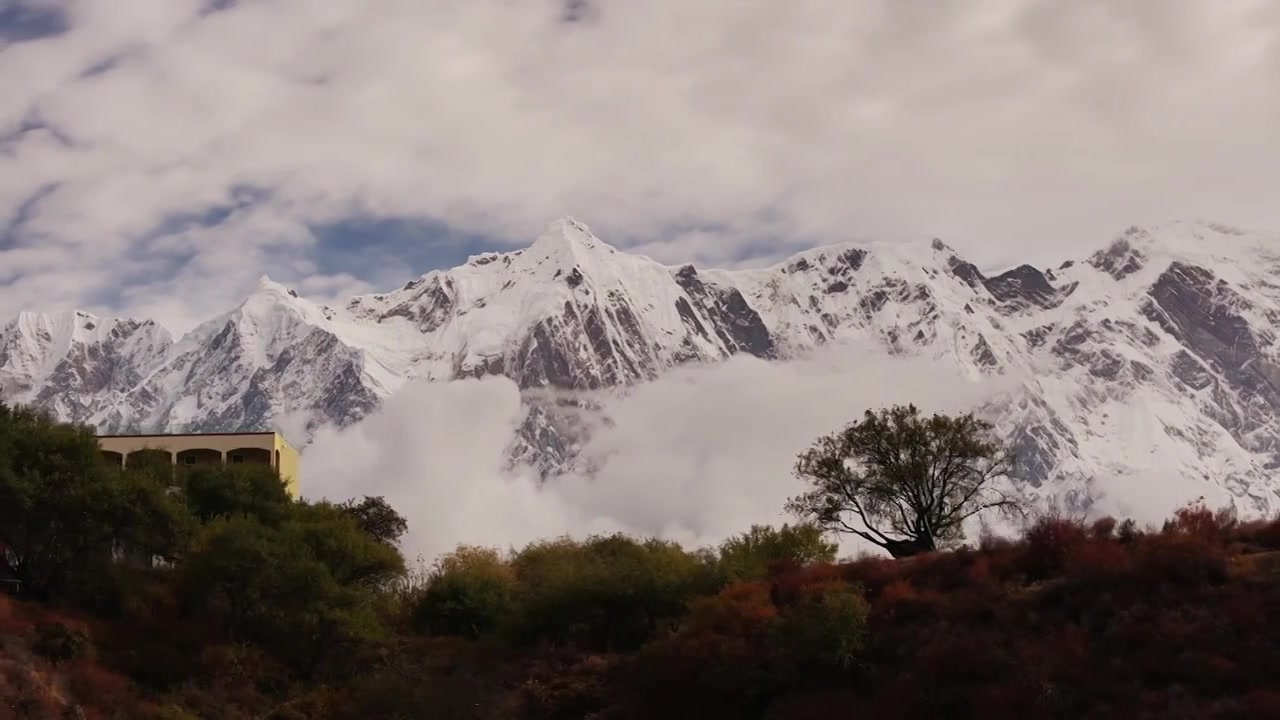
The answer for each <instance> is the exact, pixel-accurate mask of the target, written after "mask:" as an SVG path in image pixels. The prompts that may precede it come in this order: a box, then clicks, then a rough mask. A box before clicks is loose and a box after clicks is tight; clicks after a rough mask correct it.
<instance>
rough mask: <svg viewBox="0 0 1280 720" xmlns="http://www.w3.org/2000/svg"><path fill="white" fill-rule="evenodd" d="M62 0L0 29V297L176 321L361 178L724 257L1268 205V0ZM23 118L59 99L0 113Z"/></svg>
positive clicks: (1028, 243) (360, 196) (406, 203)
mask: <svg viewBox="0 0 1280 720" xmlns="http://www.w3.org/2000/svg"><path fill="white" fill-rule="evenodd" d="M63 5H64V6H65V7H66V8H67V9H68V15H69V18H70V21H71V25H72V27H71V30H70V32H68V33H66V34H64V35H60V36H57V37H51V38H47V39H43V40H38V41H32V42H25V43H18V44H13V45H10V46H8V47H6V48H3V50H0V90H2V91H3V92H0V97H3V98H4V99H3V100H2V101H0V135H4V136H6V137H8V138H9V139H7V140H5V141H3V149H0V218H8V219H10V220H12V219H14V218H16V217H18V212H19V208H20V207H22V206H23V203H24V202H26V201H28V200H29V199H30V198H32V197H34V196H35V195H36V194H37V193H38V192H39V191H41V190H42V189H45V188H53V189H52V190H51V191H49V192H48V194H47V195H45V196H44V197H43V199H42V200H40V201H39V202H36V203H33V204H30V205H29V206H28V207H27V209H26V220H25V221H24V222H23V223H22V224H21V225H20V226H19V227H18V228H16V229H15V237H16V238H17V239H18V241H19V242H20V243H21V245H22V246H23V247H18V248H17V249H4V247H5V243H4V241H3V240H0V267H2V268H3V270H0V277H6V280H4V281H3V282H6V283H8V284H7V285H5V286H0V316H7V315H9V314H11V313H12V312H13V311H15V310H16V309H18V308H19V307H33V306H39V307H60V306H66V305H71V304H81V305H89V306H90V307H91V308H92V309H116V308H119V309H122V310H124V311H140V310H146V311H154V310H155V309H156V308H157V306H159V305H161V304H167V305H166V306H168V307H170V308H171V310H170V311H169V312H168V313H167V316H169V317H170V319H171V323H172V324H175V325H181V324H183V323H189V318H191V317H193V316H200V315H206V314H208V313H209V312H210V310H211V309H213V308H221V307H225V306H227V305H228V304H230V303H231V302H233V301H234V300H235V294H236V293H237V292H238V290H239V289H240V288H242V287H243V286H244V285H245V284H246V283H248V282H251V281H252V279H253V278H255V277H256V276H257V275H258V274H260V273H261V272H263V271H264V270H272V269H273V268H272V267H270V264H272V263H275V262H277V260H276V258H277V257H278V256H277V255H270V254H268V255H263V251H264V249H270V248H272V247H278V246H279V244H280V243H281V242H282V241H284V242H287V243H291V245H289V247H290V248H291V249H290V250H289V252H290V253H292V254H293V255H294V256H296V257H299V258H306V257H307V254H308V253H309V252H311V251H312V249H313V247H314V243H315V241H314V239H313V238H310V237H309V235H308V234H307V233H305V232H298V231H297V230H296V228H303V227H304V226H305V225H306V224H308V223H315V222H323V221H325V220H332V219H335V218H340V217H343V216H345V215H348V214H350V213H352V212H355V211H361V212H364V213H367V214H370V215H373V216H409V217H424V216H425V217H433V218H439V219H441V220H443V221H444V222H446V223H448V224H450V225H452V226H453V227H455V228H458V229H462V230H466V231H470V232H481V233H494V234H497V235H498V236H501V237H506V238H510V239H512V241H516V242H519V241H524V240H527V239H528V238H529V237H530V235H531V234H532V233H534V232H536V230H537V229H538V228H541V227H542V226H543V225H544V224H545V223H546V222H547V221H548V220H550V219H551V218H552V217H554V216H556V215H559V214H561V213H564V212H571V213H574V214H576V215H578V216H580V217H582V218H584V219H586V220H588V221H589V222H591V224H592V226H593V227H595V228H597V229H599V230H600V231H601V233H602V234H603V235H604V236H605V237H606V239H611V240H615V241H618V242H624V241H626V242H632V241H634V242H635V243H637V244H644V245H648V246H651V247H653V248H655V250H656V251H655V254H659V255H661V256H662V257H664V258H665V259H672V260H675V259H680V258H679V257H678V256H680V255H681V254H682V247H684V246H685V242H684V241H677V242H676V243H675V244H674V245H672V244H670V243H669V240H670V239H669V238H668V237H667V236H666V234H667V232H668V230H669V229H670V228H672V227H679V228H690V227H692V228H702V227H716V228H717V230H716V231H715V232H714V233H713V235H714V238H712V239H710V240H709V239H708V238H707V236H706V235H705V233H693V234H692V235H689V236H687V237H686V238H685V240H687V241H688V243H687V249H688V255H690V256H696V257H697V258H698V259H702V260H706V261H717V262H733V261H735V260H737V259H738V258H739V257H740V255H741V253H742V249H743V248H744V247H748V246H750V247H754V248H760V247H762V246H769V245H772V246H775V247H778V248H782V247H791V246H795V245H800V244H807V243H814V242H821V241H829V240H842V239H847V238H849V237H850V236H866V235H873V236H876V235H894V236H897V235H912V236H919V235H940V236H943V237H944V238H946V239H947V240H948V241H949V242H951V244H952V245H953V246H955V247H957V248H960V249H961V250H963V251H967V252H968V253H970V254H971V255H972V256H973V257H974V259H976V260H977V261H979V262H981V263H991V264H1002V263H1005V262H1008V261H1011V260H1014V259H1023V258H1029V259H1032V260H1045V259H1048V258H1052V259H1057V258H1059V257H1061V256H1062V255H1068V254H1069V255H1075V254H1078V253H1077V251H1076V248H1077V246H1078V245H1079V244H1080V243H1085V244H1088V245H1092V244H1101V243H1102V242H1103V241H1104V240H1105V239H1106V238H1107V237H1108V236H1109V235H1110V234H1111V233H1112V232H1114V231H1115V230H1117V229H1119V228H1121V227H1123V226H1126V225H1128V224H1130V223H1135V222H1136V223H1144V222H1149V221H1163V220H1168V219H1173V218H1176V217H1184V216H1191V217H1193V218H1194V217H1201V216H1203V217H1207V218H1209V219H1221V220H1224V221H1228V222H1233V223H1237V224H1241V225H1266V226H1272V227H1275V226H1280V209H1277V205H1276V203H1275V202H1274V197H1273V195H1274V188H1276V187H1280V166H1278V165H1277V164H1276V163H1275V162H1274V158H1275V157H1277V155H1280V135H1277V134H1276V133H1275V132H1274V128H1275V127H1276V125H1277V123H1278V121H1280V73H1276V72H1275V69H1276V68H1277V67H1280V40H1278V38H1277V28H1278V27H1280V4H1277V3H1274V2H1268V1H1267V0H1216V1H1215V2H1198V1H1195V0H1134V1H1133V2H1128V3H1122V4H1117V3H1114V2H1108V1H1105V0H1087V1H1086V0H1081V1H1079V2H1058V1H1057V0H964V1H962V0H945V1H942V2H930V3H924V2H917V1H914V0H912V1H904V0H802V1H799V2H790V3H778V2H766V1H764V0H746V1H744V0H643V1H640V0H617V1H614V2H595V3H592V6H593V7H594V10H593V12H591V13H588V16H589V19H588V20H585V21H582V22H577V23H569V24H566V23H563V22H561V21H560V17H561V16H562V15H563V12H564V3H563V0H540V1H535V0H531V1H529V2H509V1H507V0H470V1H469V2H464V3H459V2H446V1H445V0H326V1H325V2H323V3H314V2H307V1H305V0H264V1H261V2H239V3H236V4H234V5H233V6H232V7H231V8H230V9H227V10H224V11H221V12H217V13H213V14H208V15H204V16H201V15H200V14H199V13H200V11H201V8H202V7H203V6H204V3H202V2H199V1H198V0H67V2H65V3H63ZM90 69H93V70H95V72H93V73H89V74H86V71H87V70H90ZM33 121H38V122H39V123H43V124H44V125H46V126H48V127H49V128H52V130H49V129H34V130H31V131H29V132H25V133H22V134H20V135H15V133H17V132H18V130H19V129H20V128H21V127H22V126H23V123H24V122H26V123H27V125H28V126H30V125H31V124H32V122H33ZM245 186H249V187H256V188H261V189H264V190H265V191H267V193H268V194H267V195H266V197H265V199H264V200H263V201H262V205H261V206H255V207H254V208H250V209H246V211H245V212H246V214H247V215H248V216H249V217H246V218H244V219H243V220H242V221H241V222H238V223H236V222H228V223H224V224H222V225H220V226H218V227H216V228H214V229H211V230H208V231H206V232H204V233H202V234H201V235H200V237H199V238H197V239H195V240H198V242H196V243H195V244H194V245H193V249H194V253H195V257H192V258H190V259H189V261H188V264H187V265H186V266H185V267H186V269H184V270H182V271H180V272H181V273H182V274H186V275H191V274H194V275H198V276H199V277H201V278H202V279H203V282H200V283H195V284H188V283H185V282H182V281H178V282H174V283H168V282H163V281H162V282H157V283H154V284H153V283H150V282H145V281H138V282H137V284H136V292H134V293H131V294H130V296H129V297H127V298H123V299H121V300H120V301H119V302H115V301H110V302H108V301H101V302H103V303H104V304H105V305H107V306H110V307H98V306H97V305H93V303H94V302H95V298H98V297H99V296H100V295H101V294H102V293H103V292H104V291H108V290H110V289H111V288H112V285H113V283H118V282H119V280H118V278H119V277H120V273H119V269H120V268H119V267H118V266H119V265H120V264H121V263H122V262H123V261H122V258H136V256H138V255H148V254H149V253H152V252H154V251H153V250H152V249H151V248H150V245H151V244H152V243H155V242H158V240H157V239H156V238H153V237H151V236H150V235H149V233H150V232H151V231H153V230H154V229H155V228H156V227H158V226H160V225H161V224H162V221H163V220H165V219H166V218H168V217H171V216H172V215H173V214H175V213H185V212H199V211H200V210H202V209H205V208H208V207H210V206H213V205H218V204H221V203H226V202H228V200H229V199H230V197H231V193H232V191H233V189H234V188H238V187H245ZM259 215H261V216H262V217H261V218H259V217H258V216H259ZM290 226H292V228H293V229H290ZM664 243H666V245H665V246H664ZM1064 246H1066V247H1067V248H1069V249H1067V250H1064V249H1063V248H1064ZM766 254H769V253H766ZM206 255H212V256H214V257H212V258H206V257H205V256H206ZM219 256H226V257H238V258H239V259H240V262H239V263H231V264H229V265H228V264H223V263H221V262H220V261H219ZM264 266H265V267H264ZM210 267H211V268H212V269H207V268H210ZM305 273H306V269H305V268H291V267H285V268H283V269H281V271H279V272H275V273H274V274H277V275H282V276H283V279H288V280H294V279H301V278H302V277H303V276H304V275H305ZM15 275H16V276H18V277H17V279H16V280H14V279H13V276H15ZM291 276H296V277H291ZM164 280H165V281H168V280H170V278H165V279H164Z"/></svg>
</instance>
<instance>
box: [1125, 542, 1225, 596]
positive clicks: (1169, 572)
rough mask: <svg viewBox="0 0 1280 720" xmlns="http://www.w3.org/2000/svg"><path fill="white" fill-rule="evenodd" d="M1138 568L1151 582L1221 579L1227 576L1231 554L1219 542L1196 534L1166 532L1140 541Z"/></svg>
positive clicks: (1177, 582)
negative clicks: (1229, 555)
mask: <svg viewBox="0 0 1280 720" xmlns="http://www.w3.org/2000/svg"><path fill="white" fill-rule="evenodd" d="M1135 560H1136V570H1137V572H1138V574H1139V575H1141V576H1142V577H1143V578H1144V579H1146V580H1148V581H1151V582H1167V583H1175V584H1190V585H1194V584H1204V583H1220V582H1223V581H1225V580H1226V579H1227V554H1226V550H1225V549H1224V548H1223V547H1222V546H1221V545H1219V544H1216V543H1215V542H1213V541H1211V540H1207V539H1205V538H1204V537H1202V536H1199V535H1193V534H1178V533H1165V534H1159V535H1152V536H1149V537H1146V538H1143V540H1142V542H1141V543H1139V544H1138V548H1137V556H1136V558H1135Z"/></svg>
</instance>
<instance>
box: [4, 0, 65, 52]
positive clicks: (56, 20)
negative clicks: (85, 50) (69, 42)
mask: <svg viewBox="0 0 1280 720" xmlns="http://www.w3.org/2000/svg"><path fill="white" fill-rule="evenodd" d="M70 29H71V21H70V20H69V19H68V18H67V12H66V10H64V9H62V8H60V7H53V6H50V5H43V4H42V5H28V4H26V3H24V2H21V0H19V2H17V3H6V4H5V5H4V6H0V43H18V42H29V41H31V40H42V39H44V38H48V37H56V36H58V35H62V34H63V33H65V32H67V31H68V30H70Z"/></svg>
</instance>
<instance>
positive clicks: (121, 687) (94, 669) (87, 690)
mask: <svg viewBox="0 0 1280 720" xmlns="http://www.w3.org/2000/svg"><path fill="white" fill-rule="evenodd" d="M66 686H67V689H68V690H70V691H71V695H72V697H74V698H75V700H76V701H77V702H79V703H80V704H83V705H88V706H92V707H93V708H95V709H96V710H100V711H102V715H103V716H104V717H117V716H120V714H122V713H128V712H129V711H130V710H132V709H133V708H135V707H137V704H138V697H137V693H136V692H135V690H134V686H133V684H132V683H131V682H129V680H128V679H126V678H124V677H122V676H120V675H117V674H116V673H114V672H111V671H110V670H107V669H106V668H104V667H102V666H101V665H99V664H98V663H96V662H92V661H80V662H76V663H72V664H70V665H69V666H68V667H67V668H66Z"/></svg>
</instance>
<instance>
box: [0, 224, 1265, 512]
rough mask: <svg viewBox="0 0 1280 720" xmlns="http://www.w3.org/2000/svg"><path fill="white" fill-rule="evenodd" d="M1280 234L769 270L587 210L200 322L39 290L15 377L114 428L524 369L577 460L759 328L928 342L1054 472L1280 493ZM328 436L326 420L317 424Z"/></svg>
mask: <svg viewBox="0 0 1280 720" xmlns="http://www.w3.org/2000/svg"><path fill="white" fill-rule="evenodd" d="M1277 327H1280V238H1275V237H1260V236H1254V235H1248V234H1243V233H1240V232H1238V231H1234V230H1231V229H1228V228H1224V227H1220V226H1209V225H1199V224H1175V225H1169V226H1164V227H1161V228H1156V229H1154V230H1143V229H1138V228H1131V229H1130V230H1129V231H1127V232H1126V233H1124V235H1123V236H1121V237H1120V238H1117V239H1116V240H1115V241H1114V242H1113V243H1111V244H1110V245H1109V246H1107V247H1106V248H1104V249H1103V250H1101V251H1099V252H1097V253H1095V254H1093V255H1091V256H1089V257H1087V258H1082V259H1081V261H1080V262H1066V263H1063V264H1062V265H1061V266H1059V267H1056V268H1052V269H1040V268H1035V267H1032V266H1030V265H1023V266H1020V267H1016V268H1014V269H1012V270H1009V271H1007V272H1003V273H1000V274H997V275H994V276H992V277H987V276H986V275H984V274H983V273H982V272H981V271H979V269H978V268H976V267H975V266H974V265H972V264H971V263H969V262H967V261H965V260H964V259H963V258H961V257H960V256H959V255H958V254H957V253H955V252H954V251H953V250H951V249H950V248H949V247H948V246H947V245H946V244H945V243H943V242H941V241H939V240H934V241H932V242H930V243H921V244H919V245H904V244H872V245H861V246H853V245H845V246H834V247H827V248H818V249H815V250H811V251H808V252H804V253H801V254H800V255H797V256H795V257H793V258H791V259H790V260H788V261H786V262H784V263H782V264H780V265H778V266H776V267H773V268H768V269H764V270H745V271H732V272H730V271H721V270H701V269H697V268H694V267H693V266H691V265H685V266H680V267H666V266H663V265H660V264H658V263H655V262H653V261H651V260H649V259H647V258H643V257H638V256H632V255H628V254H626V253H623V252H621V251H618V250H617V249H615V248H612V247H610V246H608V245H607V244H605V243H603V242H601V241H600V240H599V239H598V238H596V237H594V236H593V235H592V234H591V233H590V231H589V230H588V229H587V228H586V227H585V226H583V225H582V224H581V223H578V222H576V221H574V220H572V219H567V218H566V219H564V220H561V221H557V222H556V223H553V224H552V225H551V226H550V227H549V228H548V229H547V231H546V232H545V233H544V234H543V235H542V236H541V237H540V238H539V239H538V240H537V241H536V242H535V243H534V244H533V245H532V246H530V247H528V248H526V249H524V250H519V251H516V252H512V253H505V254H486V255H481V256H478V257H473V258H471V259H470V260H469V261H468V262H467V264H465V265H463V266H461V267H458V268H454V269H451V270H446V271H437V272H433V273H430V274H428V275H426V276H423V277H422V278H419V279H417V280H414V281H413V282H410V283H408V284H407V285H405V286H404V287H402V288H400V289H398V290H395V291H393V292H389V293H385V294H379V295H370V296H362V297H356V298H353V299H351V300H350V301H349V302H348V303H346V304H345V305H343V306H341V307H325V306H320V305H316V304H314V303H312V302H309V301H307V300H305V299H303V298H300V297H298V296H297V295H296V294H295V293H293V292H291V291H289V290H288V289H286V288H284V287H282V286H280V285H278V284H276V283H273V282H271V281H269V280H267V279H265V278H264V280H263V282H262V283H261V285H260V287H259V289H258V291H257V292H256V293H254V294H253V295H252V296H251V297H249V298H248V299H246V300H245V302H244V303H242V304H241V305H240V306H239V307H238V308H236V309H234V310H233V311H231V312H229V313H227V314H225V315H223V316H221V317H218V318H215V319H213V320H211V321H209V322H208V323H206V324H204V325H202V326H201V327H199V328H197V329H196V330H195V331H193V332H192V333H190V334H189V335H188V336H187V337H184V338H182V339H181V340H180V341H178V342H173V341H172V339H171V338H169V336H168V335H167V334H166V333H165V332H164V331H163V329H161V328H159V327H157V326H156V325H155V324H154V323H150V322H147V321H136V320H109V319H101V318H94V317H91V316H87V315H85V314H83V313H60V314H55V315H33V314H26V315H23V316H21V317H20V318H18V319H17V320H15V321H14V322H12V323H10V324H9V325H7V326H5V327H4V328H3V329H0V392H3V393H4V397H5V398H6V399H8V400H10V401H19V402H30V403H34V404H37V405H41V406H44V407H48V408H50V409H51V410H53V411H54V412H55V413H57V414H58V415H59V416H61V417H64V418H68V419H75V420H78V421H83V422H89V423H92V424H95V425H98V426H100V427H102V428H104V429H110V430H122V429H126V428H128V429H148V430H154V429H162V428H167V429H188V430H233V429H251V428H252V429H259V428H266V427H271V426H273V425H275V426H280V425H285V426H287V427H288V428H289V429H291V430H292V431H293V432H294V434H295V435H296V434H297V433H299V432H300V433H302V434H303V435H304V436H306V435H309V433H310V431H312V430H314V429H315V428H317V427H319V426H321V425H325V424H337V425H347V424H350V423H353V422H355V421H357V420H359V419H360V418H361V417H363V416H364V415H366V414H368V413H370V412H372V411H373V410H375V409H376V408H377V407H378V405H379V403H380V402H381V400H382V399H384V398H386V397H387V396H388V395H390V394H391V393H394V392H395V391H396V390H397V389H398V388H399V387H400V386H401V385H402V384H403V383H405V382H406V381H409V380H416V379H425V380H434V381H443V380H450V379H454V378H462V377H479V376H485V375H494V374H501V375H505V376H507V377H509V378H511V379H512V380H513V381H515V382H516V383H517V384H518V385H519V386H520V387H521V388H522V389H523V390H524V391H525V393H526V398H527V400H528V404H529V407H530V409H531V412H530V413H529V417H528V419H527V421H526V422H525V424H524V426H523V428H522V430H521V433H520V437H519V438H518V440H517V441H516V443H515V445H514V446H513V448H512V457H513V459H514V460H520V461H528V462H533V463H535V464H536V465H537V466H539V467H541V468H542V469H543V470H544V471H545V472H548V473H555V472H559V471H562V470H564V469H566V468H568V467H570V466H572V465H573V464H574V462H575V461H576V458H577V447H578V445H579V444H580V442H581V440H582V439H583V437H584V433H585V432H586V431H587V430H586V428H587V427H588V423H586V422H585V419H587V418H590V417H592V416H593V415H595V414H598V412H599V407H600V400H601V398H602V394H607V393H609V392H611V391H613V390H614V389H617V388H625V387H626V386H629V385H632V384H635V383H641V382H645V381H647V380H651V379H653V378H656V377H658V376H659V375H661V374H662V373H663V372H665V371H666V370H668V369H670V368H672V367H675V366H677V365H680V364H683V363H690V362H698V363H706V362H716V361H719V360H722V359H724V358H727V357H729V356H731V355H734V354H737V353H747V354H750V355H754V356H757V357H760V358H765V359H770V360H779V361H785V360H786V359H788V358H792V357H798V356H801V355H803V354H804V353H806V352H809V351H811V350H812V349H814V348H816V347H819V346H821V345H824V344H830V343H859V344H862V345H863V346H870V347H879V348H881V349H882V350H883V351H884V352H885V353H888V354H890V355H926V356H929V357H932V358H935V359H938V360H940V361H942V362H946V363H950V364H953V365H954V366H955V367H956V368H957V369H958V370H959V371H960V372H961V373H963V374H966V375H968V376H969V377H972V378H980V377H983V376H985V375H990V374H1006V375H1009V376H1011V377H1016V378H1018V379H1019V382H1018V388H1019V389H1018V390H1017V391H1016V392H1015V393H1013V394H1012V395H1011V396H1010V397H1008V398H1006V399H1004V400H1002V401H1001V403H1000V404H998V405H994V406H992V407H988V408H985V409H984V412H985V413H987V414H989V415H990V416H991V417H992V418H993V419H994V420H995V421H996V422H997V423H998V424H999V425H1000V426H1001V428H1002V429H1003V430H1004V431H1005V432H1006V433H1008V435H1009V436H1010V437H1012V438H1013V439H1014V443H1015V446H1016V447H1017V449H1018V452H1019V463H1020V464H1019V474H1020V476H1021V478H1022V479H1023V480H1024V481H1025V482H1026V483H1027V485H1028V487H1030V488H1033V489H1049V490H1052V491H1053V492H1055V493H1058V494H1061V495H1063V496H1065V497H1067V498H1069V499H1070V498H1074V499H1075V500H1076V501H1079V502H1087V498H1088V495H1089V492H1090V489H1089V483H1090V481H1091V480H1092V479H1093V478H1098V477H1104V476H1123V475H1124V474H1126V473H1134V472H1172V473H1178V474H1179V475H1182V476H1184V477H1189V478H1192V479H1195V480H1199V481H1203V482H1205V483H1212V484H1218V485H1221V486H1223V487H1224V488H1226V489H1227V490H1228V491H1229V492H1231V493H1232V495H1233V496H1234V497H1235V498H1236V500H1237V502H1238V503H1239V504H1240V505H1241V506H1243V507H1245V508H1249V509H1251V510H1258V511H1266V510H1272V509H1275V508H1277V507H1280V494H1278V488H1280V485H1278V484H1276V483H1274V482H1272V479H1271V478H1272V474H1273V473H1274V471H1275V470H1276V469H1277V468H1280V341H1278V340H1277V331H1276V328H1277ZM295 439H296V440H297V441H298V442H305V440H306V437H302V438H295Z"/></svg>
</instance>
